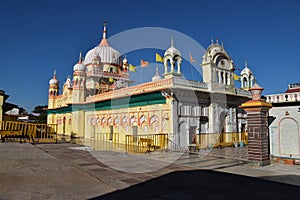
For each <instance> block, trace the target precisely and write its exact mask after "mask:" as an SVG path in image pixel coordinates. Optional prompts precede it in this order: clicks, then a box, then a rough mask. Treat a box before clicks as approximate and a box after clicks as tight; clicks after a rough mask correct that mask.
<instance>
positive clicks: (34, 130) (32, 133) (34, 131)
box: [0, 121, 57, 143]
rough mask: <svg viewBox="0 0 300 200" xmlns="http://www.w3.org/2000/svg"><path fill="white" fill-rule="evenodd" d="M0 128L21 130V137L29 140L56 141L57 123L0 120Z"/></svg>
mask: <svg viewBox="0 0 300 200" xmlns="http://www.w3.org/2000/svg"><path fill="white" fill-rule="evenodd" d="M0 130H3V131H21V132H22V137H23V138H26V139H28V140H29V141H30V142H40V143H43V142H57V124H33V123H27V122H14V121H0Z"/></svg>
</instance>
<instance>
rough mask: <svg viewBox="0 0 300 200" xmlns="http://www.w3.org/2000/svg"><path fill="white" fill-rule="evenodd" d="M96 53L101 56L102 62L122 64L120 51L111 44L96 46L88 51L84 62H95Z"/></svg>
mask: <svg viewBox="0 0 300 200" xmlns="http://www.w3.org/2000/svg"><path fill="white" fill-rule="evenodd" d="M95 55H96V56H98V57H99V58H100V62H102V63H110V64H118V65H121V59H120V58H121V55H120V53H119V52H118V51H117V50H115V49H114V48H112V47H110V46H100V45H99V46H96V47H95V48H93V49H91V50H90V51H89V52H87V54H86V56H85V59H84V64H85V65H88V64H91V63H92V62H93V59H94V58H95Z"/></svg>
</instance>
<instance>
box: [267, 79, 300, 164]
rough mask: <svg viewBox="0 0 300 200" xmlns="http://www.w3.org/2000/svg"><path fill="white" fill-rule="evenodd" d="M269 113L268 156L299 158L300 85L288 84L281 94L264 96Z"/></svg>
mask: <svg viewBox="0 0 300 200" xmlns="http://www.w3.org/2000/svg"><path fill="white" fill-rule="evenodd" d="M265 97H266V101H267V102H269V103H272V109H271V110H270V111H269V116H270V117H269V118H270V120H269V124H270V125H269V133H270V136H269V137H270V154H271V156H273V157H276V158H290V159H299V158H300V129H299V124H300V116H299V112H300V83H295V84H289V86H288V89H287V90H286V91H285V92H284V93H281V94H270V95H265Z"/></svg>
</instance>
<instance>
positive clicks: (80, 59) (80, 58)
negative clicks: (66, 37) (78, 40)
mask: <svg viewBox="0 0 300 200" xmlns="http://www.w3.org/2000/svg"><path fill="white" fill-rule="evenodd" d="M82 60H83V59H82V53H81V51H80V53H79V61H78V63H79V64H81V63H82Z"/></svg>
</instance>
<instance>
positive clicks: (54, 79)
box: [49, 71, 59, 85]
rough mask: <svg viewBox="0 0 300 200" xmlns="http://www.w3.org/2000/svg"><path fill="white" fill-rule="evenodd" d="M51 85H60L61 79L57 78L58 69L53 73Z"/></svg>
mask: <svg viewBox="0 0 300 200" xmlns="http://www.w3.org/2000/svg"><path fill="white" fill-rule="evenodd" d="M49 84H50V85H58V84H59V81H58V80H57V79H56V71H54V73H53V78H52V79H51V80H50V81H49Z"/></svg>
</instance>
